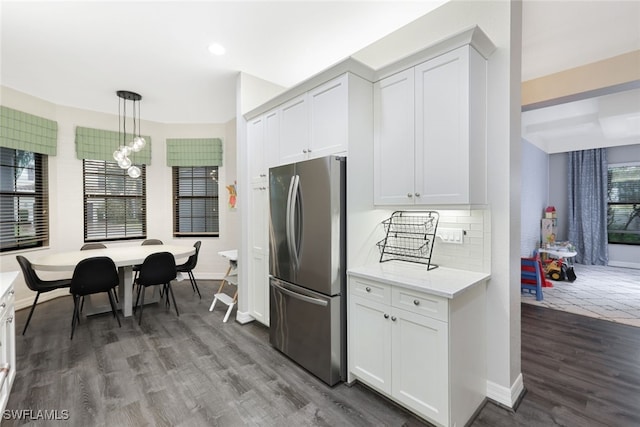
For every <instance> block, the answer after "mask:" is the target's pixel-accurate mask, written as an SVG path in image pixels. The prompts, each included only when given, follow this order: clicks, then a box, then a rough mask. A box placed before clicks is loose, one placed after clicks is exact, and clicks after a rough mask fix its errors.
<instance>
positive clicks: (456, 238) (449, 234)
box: [436, 228, 464, 245]
mask: <svg viewBox="0 0 640 427" xmlns="http://www.w3.org/2000/svg"><path fill="white" fill-rule="evenodd" d="M436 237H439V238H440V240H442V242H443V243H453V244H456V245H461V244H463V243H464V230H463V229H461V228H438V229H437V231H436Z"/></svg>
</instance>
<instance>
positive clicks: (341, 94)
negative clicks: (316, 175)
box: [307, 74, 349, 158]
mask: <svg viewBox="0 0 640 427" xmlns="http://www.w3.org/2000/svg"><path fill="white" fill-rule="evenodd" d="M347 77H348V75H347V74H343V75H342V76H340V77H338V78H337V79H333V80H331V81H329V82H328V83H325V84H323V85H322V86H319V87H317V88H315V89H314V90H312V91H310V92H309V102H310V105H311V144H310V146H309V149H308V152H307V153H308V155H309V158H312V157H314V158H315V157H324V156H327V155H330V154H337V153H340V152H343V151H347V139H348V121H349V111H348V107H349V104H348V103H349V98H348V95H349V92H348V86H347V84H348V79H347Z"/></svg>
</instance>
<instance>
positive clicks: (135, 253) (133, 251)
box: [31, 245, 196, 317]
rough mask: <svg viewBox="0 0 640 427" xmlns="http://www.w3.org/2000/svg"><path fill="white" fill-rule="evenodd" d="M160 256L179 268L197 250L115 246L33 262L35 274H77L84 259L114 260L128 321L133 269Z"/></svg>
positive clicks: (174, 246)
mask: <svg viewBox="0 0 640 427" xmlns="http://www.w3.org/2000/svg"><path fill="white" fill-rule="evenodd" d="M156 252H169V253H171V254H173V256H174V258H175V259H176V264H178V265H179V264H182V263H183V262H184V261H186V259H187V258H188V257H189V256H191V255H193V254H195V253H196V249H195V248H194V247H193V246H182V245H145V246H142V245H137V246H111V247H107V248H105V249H90V250H84V251H81V250H77V251H68V252H57V253H51V254H47V255H43V256H41V257H38V258H34V259H33V260H31V264H32V266H33V268H34V269H35V270H41V271H73V270H74V269H75V268H76V265H78V263H79V262H80V261H82V260H83V259H86V258H92V257H98V256H106V257H109V258H111V259H112V260H113V262H114V263H115V265H116V267H118V274H119V276H120V284H119V287H118V288H119V295H120V298H119V299H120V301H121V303H120V305H121V309H122V314H123V316H124V317H129V316H131V314H132V312H133V266H134V265H139V264H142V263H143V261H144V260H145V258H146V257H147V256H149V255H151V254H153V253H156ZM90 310H91V308H90V307H88V314H90ZM109 310H111V308H109Z"/></svg>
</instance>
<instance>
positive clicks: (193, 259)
mask: <svg viewBox="0 0 640 427" xmlns="http://www.w3.org/2000/svg"><path fill="white" fill-rule="evenodd" d="M200 245H202V242H201V241H200V240H198V241H197V242H195V243H194V244H193V247H194V248H196V253H195V254H193V255H191V256H190V257H189V259H188V260H187V262H185V263H184V265H183V266H184V267H186V268H187V269H189V270H193V269H194V268H196V264H198V254H199V253H200Z"/></svg>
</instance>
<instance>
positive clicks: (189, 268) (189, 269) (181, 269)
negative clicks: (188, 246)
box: [176, 240, 202, 299]
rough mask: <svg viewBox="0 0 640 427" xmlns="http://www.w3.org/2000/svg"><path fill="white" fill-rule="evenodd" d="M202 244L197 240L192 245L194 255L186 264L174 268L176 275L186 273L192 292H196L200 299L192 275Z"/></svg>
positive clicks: (198, 290)
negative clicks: (194, 251) (194, 250)
mask: <svg viewBox="0 0 640 427" xmlns="http://www.w3.org/2000/svg"><path fill="white" fill-rule="evenodd" d="M201 244H202V242H201V241H200V240H198V241H197V242H195V243H194V244H193V247H194V248H196V253H195V254H193V255H191V256H190V257H189V259H188V260H187V262H185V263H184V264H180V265H179V266H177V267H176V269H177V271H178V273H187V274H188V275H189V281H191V288H193V292H198V296H199V297H200V299H202V295H201V294H200V289H199V288H198V283H197V282H196V278H195V277H194V275H193V269H194V268H196V264H198V254H199V253H200V245H201Z"/></svg>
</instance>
